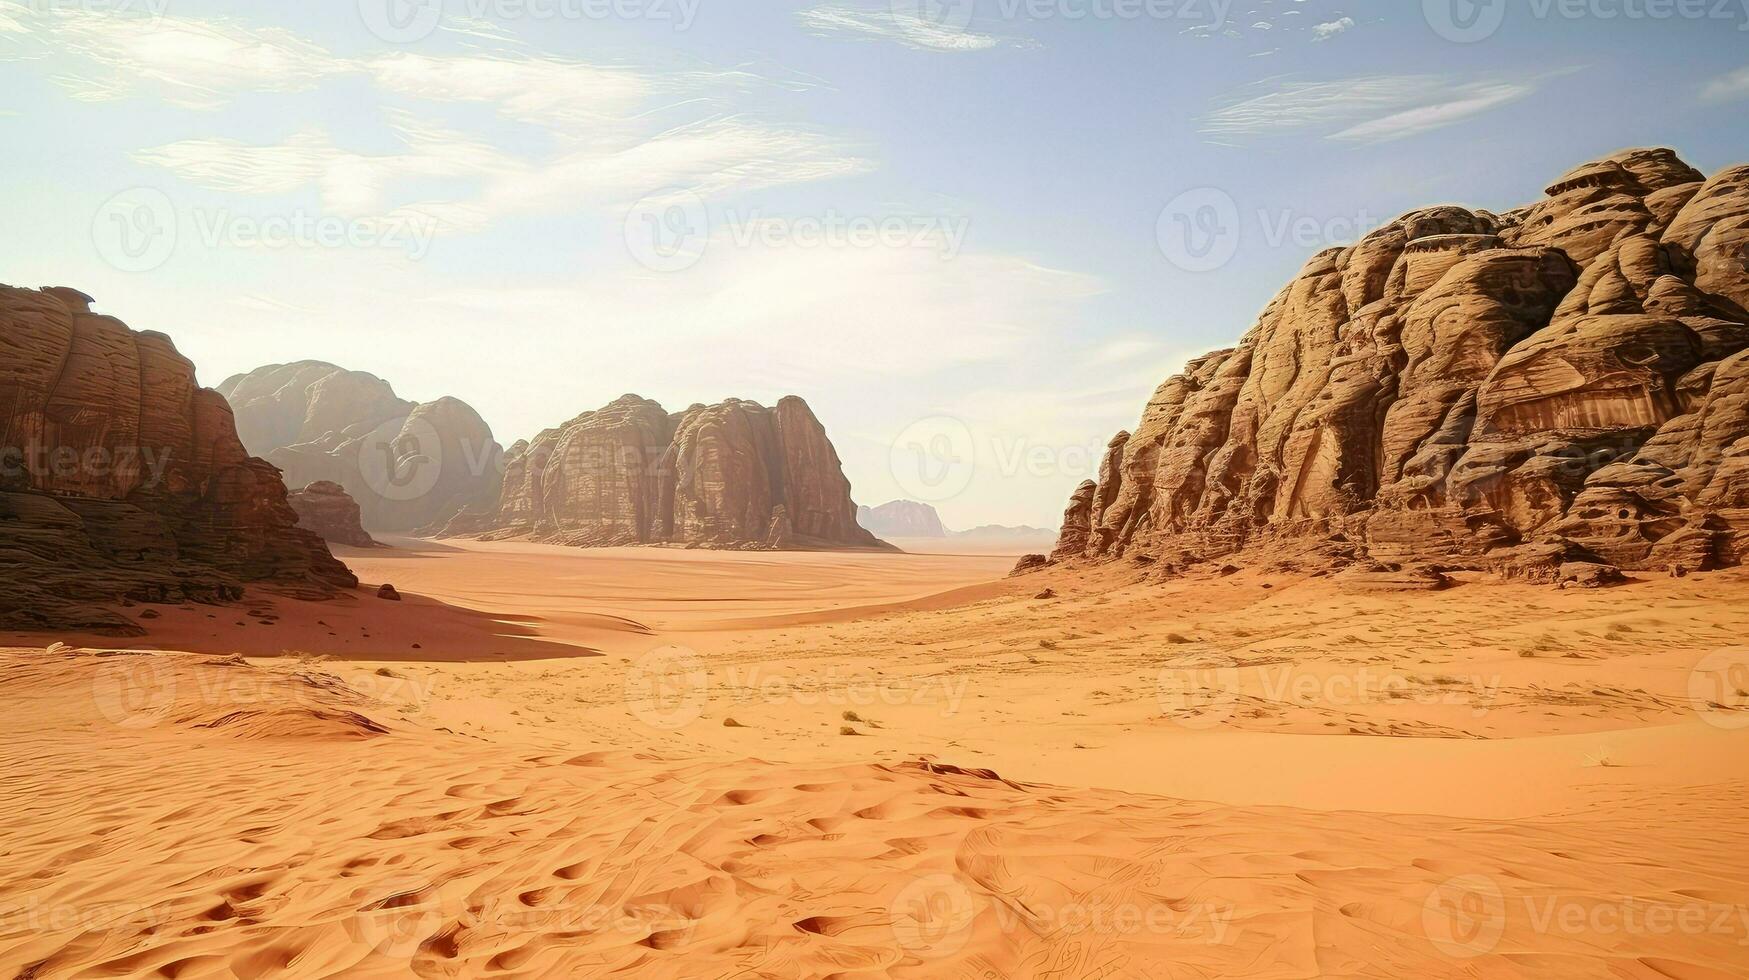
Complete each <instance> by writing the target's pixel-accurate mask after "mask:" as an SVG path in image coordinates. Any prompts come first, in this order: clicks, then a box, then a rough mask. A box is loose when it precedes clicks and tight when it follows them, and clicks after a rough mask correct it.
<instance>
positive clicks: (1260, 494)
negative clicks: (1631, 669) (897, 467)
mask: <svg viewBox="0 0 1749 980" xmlns="http://www.w3.org/2000/svg"><path fill="white" fill-rule="evenodd" d="M1745 306H1749V166H1737V167H1732V168H1730V169H1728V170H1725V171H1723V172H1721V173H1718V174H1716V175H1714V176H1713V177H1712V178H1710V179H1708V178H1706V177H1704V176H1703V175H1702V174H1701V173H1700V172H1699V171H1696V170H1695V169H1694V168H1692V167H1690V166H1688V165H1687V164H1685V163H1683V162H1682V161H1681V160H1680V159H1678V158H1677V156H1676V154H1675V153H1673V152H1671V151H1670V150H1665V149H1643V150H1629V151H1624V152H1621V153H1618V154H1615V155H1613V156H1610V157H1606V158H1604V159H1602V160H1598V161H1594V162H1592V163H1588V164H1585V165H1584V166H1581V167H1579V168H1577V169H1575V170H1574V171H1572V172H1571V173H1569V174H1567V175H1566V176H1564V177H1562V178H1560V179H1559V180H1557V181H1556V182H1555V183H1554V184H1552V185H1551V186H1550V187H1549V188H1548V191H1547V197H1545V198H1544V199H1543V200H1542V201H1539V202H1538V203H1536V204H1534V205H1532V206H1530V207H1526V208H1522V209H1519V210H1516V211H1512V212H1509V213H1506V214H1499V215H1496V214H1491V213H1489V212H1486V211H1471V210H1466V209H1464V208H1458V207H1436V208H1429V209H1427V210H1423V211H1416V212H1412V213H1410V214H1406V215H1404V216H1402V217H1401V218H1399V219H1397V220H1396V221H1393V222H1391V223H1390V224H1389V225H1386V226H1385V227H1383V228H1380V229H1379V230H1378V231H1376V232H1374V233H1372V234H1371V235H1369V236H1367V237H1366V238H1365V239H1364V240H1362V241H1361V242H1359V243H1357V244H1356V245H1354V246H1352V247H1346V248H1332V249H1329V250H1326V251H1324V252H1321V253H1319V254H1318V255H1316V256H1314V257H1313V258H1312V259H1311V261H1310V262H1308V263H1307V265H1306V266H1305V268H1304V269H1303V270H1302V271H1301V272H1300V274H1299V276H1298V277H1296V278H1295V279H1294V280H1293V281H1292V282H1290V283H1289V284H1288V285H1287V287H1286V288H1285V289H1283V290H1282V291H1281V293H1280V294H1279V295H1277V296H1276V298H1275V299H1274V301H1272V302H1271V303H1270V304H1269V306H1268V307H1267V308H1266V309H1265V310H1264V312H1263V314H1262V316H1261V318H1260V319H1259V321H1258V322H1257V324H1256V325H1255V326H1254V327H1253V328H1252V329H1251V331H1250V332H1249V333H1247V334H1246V335H1245V336H1244V338H1243V339H1242V340H1241V341H1240V343H1239V345H1238V346H1237V347H1235V348H1233V349H1231V350H1223V351H1217V352H1215V353H1212V354H1209V355H1207V356H1205V357H1203V358H1200V359H1198V360H1196V361H1193V362H1192V363H1191V364H1190V366H1189V367H1188V368H1187V369H1186V370H1185V372H1184V373H1183V374H1181V375H1177V376H1175V377H1172V378H1169V379H1167V381H1166V382H1165V383H1164V384H1162V385H1161V386H1160V388H1159V390H1157V391H1156V392H1155V393H1154V397H1153V398H1152V400H1151V401H1150V402H1149V403H1148V406H1147V408H1146V410H1145V411H1144V412H1143V415H1142V419H1141V422H1140V423H1139V425H1138V426H1137V427H1136V429H1135V431H1134V432H1126V433H1120V434H1119V435H1118V437H1117V438H1115V439H1114V440H1113V441H1112V443H1111V446H1110V449H1109V451H1108V455H1107V457H1106V460H1105V465H1104V466H1103V467H1102V469H1101V472H1100V477H1099V479H1098V480H1097V481H1089V482H1088V483H1086V484H1083V485H1082V486H1081V487H1080V488H1079V489H1077V490H1076V492H1075V494H1074V495H1073V498H1072V499H1071V502H1070V504H1069V507H1068V510H1067V511H1066V512H1065V514H1064V519H1063V529H1062V534H1061V537H1060V539H1059V541H1058V544H1057V548H1056V551H1055V553H1054V555H1053V558H1054V559H1056V560H1079V559H1103V558H1113V557H1119V556H1143V557H1145V558H1146V559H1151V560H1154V561H1157V562H1161V563H1163V565H1164V566H1165V567H1167V568H1172V567H1177V566H1182V565H1187V564H1190V563H1194V562H1197V561H1201V560H1206V559H1211V558H1216V557H1220V556H1226V555H1232V554H1235V553H1239V552H1242V551H1246V550H1247V549H1251V548H1254V547H1257V546H1271V547H1273V549H1274V550H1275V552H1276V553H1277V554H1284V553H1289V552H1303V551H1307V550H1309V551H1311V552H1316V553H1318V554H1321V555H1323V556H1325V557H1326V558H1328V559H1331V560H1333V561H1337V562H1341V561H1348V560H1370V561H1375V562H1379V561H1382V562H1386V563H1404V562H1428V563H1436V564H1444V565H1448V566H1453V567H1479V568H1498V569H1501V570H1506V571H1525V570H1529V571H1531V572H1532V573H1534V574H1544V573H1545V570H1547V569H1549V568H1551V567H1552V566H1553V564H1554V563H1557V562H1558V561H1560V560H1563V559H1568V560H1597V561H1603V562H1608V563H1611V564H1615V565H1618V566H1622V567H1627V568H1642V569H1643V568H1664V567H1674V568H1676V569H1677V570H1687V569H1694V568H1702V567H1706V566H1708V565H1716V564H1738V563H1741V562H1742V561H1743V560H1744V559H1745V557H1746V556H1749V350H1746V348H1749V314H1746V313H1745V311H1744V308H1745Z"/></svg>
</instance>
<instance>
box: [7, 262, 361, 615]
mask: <svg viewBox="0 0 1749 980" xmlns="http://www.w3.org/2000/svg"><path fill="white" fill-rule="evenodd" d="M91 303H92V300H91V298H90V297H88V296H86V295H84V294H83V293H79V292H76V291H74V290H71V289H58V288H57V289H45V290H30V289H17V288H12V287H8V286H0V628H3V629H9V630H48V629H54V630H62V629H71V630H79V629H89V630H97V631H102V632H110V633H119V634H131V633H138V632H139V629H138V627H137V626H135V625H134V623H133V622H132V621H131V620H129V619H128V618H126V617H125V616H123V615H121V614H120V613H118V612H117V611H115V609H113V608H111V607H112V606H113V605H116V604H122V603H126V602H130V601H133V602H186V601H194V602H225V601H232V600H236V599H238V598H241V597H242V595H243V591H244V587H245V586H246V585H249V584H256V583H260V584H263V585H270V586H273V587H276V588H278V589H280V590H281V591H285V592H289V593H291V594H296V595H303V596H310V597H326V596H330V595H333V594H334V593H335V592H336V591H337V590H339V589H345V588H351V587H353V586H355V585H357V580H356V579H355V578H353V576H352V573H351V572H349V571H348V570H347V569H346V566H345V565H342V564H341V563H340V562H339V561H337V560H335V558H334V557H333V556H332V555H330V554H329V553H328V549H327V546H326V545H324V544H323V543H322V540H321V539H320V538H319V537H317V536H316V535H315V534H313V533H311V532H309V531H306V530H303V529H300V528H298V527H297V515H296V514H295V513H294V512H293V511H292V509H291V507H290V506H289V505H288V504H287V503H286V491H285V486H284V484H282V483H281V482H280V478H279V473H278V472H277V471H276V470H274V468H273V467H272V466H270V465H269V464H267V463H266V462H264V461H262V460H259V459H252V458H250V456H249V454H248V453H247V452H246V451H245V450H244V448H243V444H242V443H241V442H240V441H239V440H238V438H237V430H236V427H235V424H234V423H233V421H232V417H231V410H230V407H229V406H228V405H227V404H226V403H225V400H224V398H222V397H220V396H219V394H218V393H217V392H214V391H210V390H207V389H203V388H201V387H199V386H198V385H197V384H196V383H195V377H194V366H193V365H192V364H190V363H189V362H188V360H187V359H186V358H184V357H183V356H182V355H181V354H179V353H177V351H176V348H175V346H174V345H173V344H172V343H171V341H170V338H169V337H166V336H164V335H163V334H161V333H153V332H150V331H147V332H135V331H133V330H130V329H128V328H127V326H126V325H124V324H123V323H122V322H121V321H119V320H116V319H114V318H113V317H108V316H101V315H98V314H95V313H92V312H91Z"/></svg>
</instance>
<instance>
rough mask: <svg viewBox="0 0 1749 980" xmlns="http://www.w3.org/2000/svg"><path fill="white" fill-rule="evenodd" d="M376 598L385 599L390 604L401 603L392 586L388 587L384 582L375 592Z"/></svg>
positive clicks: (397, 593) (398, 594) (399, 595)
mask: <svg viewBox="0 0 1749 980" xmlns="http://www.w3.org/2000/svg"><path fill="white" fill-rule="evenodd" d="M377 598H378V599H387V600H389V601H390V602H400V601H401V593H399V592H396V591H395V587H394V586H392V585H390V584H389V583H387V582H384V583H383V587H382V588H380V589H378V590H377Z"/></svg>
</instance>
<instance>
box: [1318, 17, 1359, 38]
mask: <svg viewBox="0 0 1749 980" xmlns="http://www.w3.org/2000/svg"><path fill="white" fill-rule="evenodd" d="M1353 29H1354V18H1353V17H1339V18H1337V19H1336V20H1331V21H1325V22H1324V23H1322V24H1313V25H1312V40H1314V41H1328V40H1329V39H1331V38H1333V37H1335V36H1336V35H1338V34H1346V33H1348V32H1349V31H1351V30H1353Z"/></svg>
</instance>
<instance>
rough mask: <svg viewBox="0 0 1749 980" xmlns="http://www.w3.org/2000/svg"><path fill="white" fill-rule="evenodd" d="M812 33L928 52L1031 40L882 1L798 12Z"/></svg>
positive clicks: (984, 48) (977, 48)
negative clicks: (977, 29)
mask: <svg viewBox="0 0 1749 980" xmlns="http://www.w3.org/2000/svg"><path fill="white" fill-rule="evenodd" d="M796 17H797V18H798V19H799V20H800V21H801V22H802V26H803V27H804V28H806V29H807V30H808V31H809V33H812V34H814V35H816V36H820V37H827V36H833V35H851V36H858V37H864V38H879V39H882V40H888V41H895V42H898V43H899V44H903V45H905V46H906V47H909V48H917V49H920V50H926V51H987V50H989V49H991V48H995V47H1000V46H1003V45H1008V46H1012V47H1031V46H1032V45H1031V44H1030V43H1029V42H1024V41H1016V40H1010V39H1005V38H1000V37H996V36H995V35H992V34H979V33H977V32H975V31H971V30H969V29H967V28H965V27H960V26H955V25H953V24H951V23H938V22H936V21H932V20H929V19H927V18H925V17H923V16H921V15H920V14H917V13H913V12H910V11H907V10H900V9H898V6H897V5H893V6H891V7H889V6H887V5H885V4H883V5H882V6H881V7H880V8H878V9H865V8H861V7H856V6H852V5H851V4H848V3H829V4H825V5H823V6H819V7H813V8H810V9H807V10H801V11H797V12H796Z"/></svg>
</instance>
